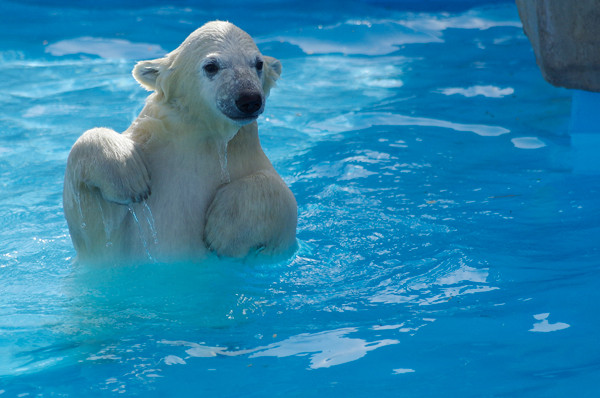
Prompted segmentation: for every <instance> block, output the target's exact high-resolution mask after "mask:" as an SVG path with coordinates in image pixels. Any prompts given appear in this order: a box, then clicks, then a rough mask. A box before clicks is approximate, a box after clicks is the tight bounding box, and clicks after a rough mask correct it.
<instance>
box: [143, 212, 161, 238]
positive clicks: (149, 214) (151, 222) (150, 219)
mask: <svg viewBox="0 0 600 398" xmlns="http://www.w3.org/2000/svg"><path fill="white" fill-rule="evenodd" d="M142 212H143V213H144V216H145V217H146V221H147V222H148V226H149V227H150V233H151V234H152V239H153V241H154V244H155V245H158V234H157V233H156V228H155V227H154V215H152V210H150V206H148V202H144V207H143V208H142Z"/></svg>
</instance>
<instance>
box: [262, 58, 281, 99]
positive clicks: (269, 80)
mask: <svg viewBox="0 0 600 398" xmlns="http://www.w3.org/2000/svg"><path fill="white" fill-rule="evenodd" d="M263 59H264V61H265V81H264V83H263V91H264V93H265V95H269V91H271V89H272V88H273V87H275V82H276V81H277V79H279V76H281V62H279V60H278V59H275V58H273V57H269V56H266V55H264V56H263Z"/></svg>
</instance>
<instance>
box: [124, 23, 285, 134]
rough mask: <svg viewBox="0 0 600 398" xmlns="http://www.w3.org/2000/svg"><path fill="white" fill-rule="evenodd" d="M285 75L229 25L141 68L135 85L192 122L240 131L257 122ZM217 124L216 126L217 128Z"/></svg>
mask: <svg viewBox="0 0 600 398" xmlns="http://www.w3.org/2000/svg"><path fill="white" fill-rule="evenodd" d="M280 74H281V64H280V62H279V61H278V60H276V59H275V58H272V57H267V56H264V55H262V54H261V53H260V51H259V50H258V48H257V47H256V44H255V43H254V41H253V40H252V38H251V37H250V36H249V35H248V34H247V33H246V32H244V31H243V30H241V29H239V28H238V27H236V26H234V25H233V24H231V23H228V22H222V21H213V22H209V23H207V24H205V25H204V26H202V27H200V28H199V29H197V30H196V31H194V32H193V33H192V34H191V35H189V36H188V38H187V39H185V41H184V42H183V43H182V44H181V45H180V46H179V47H178V48H177V49H175V50H174V51H172V52H171V53H169V54H168V55H167V56H165V57H164V58H159V59H155V60H151V61H142V62H139V63H138V64H137V65H136V66H135V68H134V69H133V76H134V77H135V79H136V80H137V81H138V82H139V83H140V84H141V85H142V86H143V87H144V88H146V89H147V90H150V91H154V92H155V93H154V95H153V96H152V97H151V98H152V99H153V100H154V101H156V102H158V103H160V104H161V105H167V106H169V107H171V108H173V109H174V110H175V111H176V112H178V113H181V114H182V115H181V116H182V117H186V118H191V119H192V120H206V118H211V117H212V118H216V119H217V120H220V121H221V122H223V123H225V124H229V125H234V126H237V128H239V126H242V125H245V124H247V123H250V122H252V121H254V120H255V119H256V118H257V117H258V116H259V115H260V114H261V113H262V112H263V110H264V106H265V99H266V97H267V96H268V94H269V91H270V89H271V88H272V87H273V86H274V85H275V81H276V80H277V79H278V78H279V75H280ZM213 124H214V123H213Z"/></svg>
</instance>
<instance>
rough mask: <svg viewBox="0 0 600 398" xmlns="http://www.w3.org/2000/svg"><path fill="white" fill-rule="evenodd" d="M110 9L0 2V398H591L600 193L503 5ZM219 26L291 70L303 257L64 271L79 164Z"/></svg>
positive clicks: (559, 105) (273, 128)
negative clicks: (194, 40) (72, 182)
mask: <svg viewBox="0 0 600 398" xmlns="http://www.w3.org/2000/svg"><path fill="white" fill-rule="evenodd" d="M96 3H97V2H82V3H78V5H77V6H74V5H72V4H70V3H68V2H59V1H55V2H41V1H39V2H38V1H26V2H11V1H6V0H2V1H0V4H1V6H2V9H3V10H4V12H2V13H0V21H1V24H0V26H1V28H0V71H1V73H2V76H3V79H2V80H3V84H2V85H0V242H1V243H0V397H4V396H6V397H13V396H15V397H16V396H18V397H27V396H29V397H35V396H41V397H82V396H123V395H125V396H141V397H151V396H156V397H164V396H173V397H183V396H218V397H329V396H344V397H429V396H436V397H437V396H447V397H565V396H576V397H596V396H598V394H600V387H599V386H598V380H599V379H600V340H599V339H598V330H600V316H598V314H599V310H600V304H599V303H600V289H598V285H599V283H600V267H599V264H600V201H599V199H598V198H599V194H600V178H599V177H598V173H595V172H594V170H586V171H585V172H582V171H580V170H579V169H578V168H577V159H578V156H577V155H576V152H575V151H574V148H573V146H572V141H571V137H570V135H569V124H570V123H571V116H570V115H571V98H572V95H573V93H572V92H571V91H569V90H565V89H558V88H555V87H552V86H550V85H549V84H547V83H546V82H545V81H544V80H543V79H542V78H541V76H540V73H539V71H538V69H537V67H536V64H535V59H534V56H533V52H532V50H531V48H530V45H529V43H528V41H527V39H526V37H525V36H524V34H523V32H522V28H521V25H520V22H519V19H518V14H517V10H516V7H515V5H514V4H513V3H512V2H502V1H500V2H479V3H477V4H479V5H478V6H475V4H476V2H473V1H464V2H460V1H455V2H446V3H443V2H439V1H435V2H431V3H429V5H427V4H422V3H419V2H416V1H405V2H384V1H370V2H369V1H364V2H353V3H343V6H340V5H339V4H336V3H335V2H328V1H325V2H321V3H319V4H318V5H312V6H311V7H307V6H306V5H305V4H303V3H302V2H295V1H289V2H285V3H281V4H278V3H276V2H269V1H264V2H256V4H254V5H253V7H246V6H245V3H242V2H235V1H224V2H209V3H208V5H204V6H199V5H193V4H191V3H188V2H175V3H172V4H173V5H164V3H162V2H160V1H150V2H145V3H144V4H143V5H135V4H134V5H126V4H124V3H122V2H110V1H109V2H103V3H102V4H101V5H97V4H96ZM253 3H254V2H253ZM217 18H219V19H228V20H230V21H232V22H234V23H235V24H237V25H238V26H240V27H241V28H243V29H244V30H246V31H247V32H248V33H250V34H251V35H252V36H253V37H254V38H255V40H256V42H257V43H258V46H259V48H260V49H261V51H262V52H263V53H264V54H267V55H271V56H275V57H277V58H279V59H280V60H281V62H282V64H283V74H282V78H281V80H280V81H279V83H278V87H277V88H276V89H275V90H273V91H272V93H271V96H270V98H269V101H268V103H267V108H266V111H265V113H264V115H263V116H262V117H261V118H260V119H259V129H260V130H259V131H260V134H261V140H262V144H263V147H264V149H265V151H266V152H267V155H268V156H269V157H270V159H271V160H272V161H273V163H274V165H275V167H276V168H277V170H278V171H279V173H280V174H281V175H282V177H283V178H284V179H285V181H286V182H287V183H288V185H289V186H290V187H291V189H292V191H293V192H294V194H295V196H296V198H297V201H298V204H299V209H298V210H299V225H298V245H299V248H298V251H297V252H296V253H295V255H294V256H293V257H292V258H290V259H289V260H285V261H281V262H278V263H272V264H264V263H256V262H252V261H248V262H234V261H227V260H215V259H210V260H208V261H206V263H204V264H201V265H194V264H157V263H153V262H151V261H149V263H148V264H146V265H143V266H136V267H133V266H123V267H118V268H116V267H86V266H80V265H77V264H73V263H72V259H73V257H74V256H75V252H74V249H73V247H72V244H71V241H70V238H69V235H68V230H67V225H66V222H65V220H64V217H63V214H62V203H61V200H62V198H61V196H62V180H63V175H64V169H65V165H66V158H67V155H68V153H69V150H70V147H71V145H72V144H73V143H74V142H75V140H76V139H77V138H78V136H79V135H80V134H81V133H82V132H83V131H84V130H86V129H89V128H91V127H94V126H107V127H111V128H114V129H116V130H118V131H122V130H124V129H125V128H126V127H127V126H128V125H129V124H130V123H131V121H132V120H133V119H134V117H135V116H136V115H137V113H138V112H139V110H140V109H141V106H142V104H143V101H144V98H145V96H146V95H147V93H146V92H145V91H144V90H143V89H142V88H141V87H139V86H138V85H137V83H136V82H135V81H134V80H133V78H132V77H131V74H130V71H131V69H132V67H133V65H134V63H135V62H136V61H137V60H142V59H151V58H156V57H160V56H161V55H163V54H164V53H165V52H167V51H170V50H172V49H174V48H175V47H176V46H177V45H178V44H179V43H180V42H181V41H182V40H183V39H184V38H185V37H186V36H187V35H188V34H189V33H190V32H191V31H192V30H194V29H195V28H196V27H198V26H200V25H202V24H203V23H204V22H206V21H208V20H212V19H217Z"/></svg>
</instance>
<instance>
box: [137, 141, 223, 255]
mask: <svg viewBox="0 0 600 398" xmlns="http://www.w3.org/2000/svg"><path fill="white" fill-rule="evenodd" d="M165 150H166V151H168V150H169V148H165ZM171 150H172V148H171ZM164 152H165V151H161V152H159V153H156V154H153V155H150V156H148V157H147V158H148V166H149V168H150V174H151V179H152V182H151V184H152V185H151V188H152V194H151V195H150V197H149V198H148V201H147V203H148V206H149V207H150V209H151V211H152V214H153V217H154V223H155V228H156V233H157V238H158V242H157V244H158V245H159V247H160V248H161V252H162V253H165V254H166V255H167V256H169V255H170V254H178V255H181V254H183V255H191V256H195V255H201V254H203V253H204V252H205V251H206V249H205V247H204V242H203V236H204V224H205V217H206V210H207V208H208V206H209V204H210V202H211V201H212V199H213V198H214V196H215V193H216V190H217V188H218V187H219V186H220V185H221V184H222V183H223V182H225V181H223V178H224V177H223V172H224V171H223V166H222V159H221V157H220V156H219V154H218V153H214V152H211V151H202V150H198V151H194V152H193V153H191V154H190V153H189V151H188V153H178V152H179V151H175V154H174V153H173V152H170V153H169V154H168V155H167V154H165V153H164ZM225 167H226V165H225Z"/></svg>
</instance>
